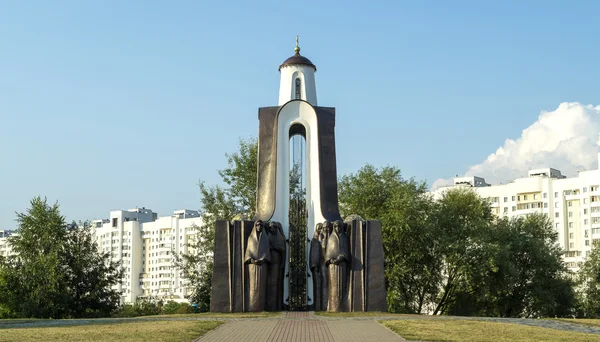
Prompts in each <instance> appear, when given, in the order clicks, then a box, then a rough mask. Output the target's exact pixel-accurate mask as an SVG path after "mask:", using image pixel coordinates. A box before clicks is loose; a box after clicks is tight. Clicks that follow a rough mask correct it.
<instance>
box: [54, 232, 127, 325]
mask: <svg viewBox="0 0 600 342" xmlns="http://www.w3.org/2000/svg"><path fill="white" fill-rule="evenodd" d="M90 227H91V225H90V224H89V222H84V223H82V224H80V225H77V224H75V223H74V222H73V223H72V224H71V225H70V226H69V235H68V237H69V238H68V239H67V241H66V244H65V247H66V248H65V250H66V251H68V252H67V253H66V255H65V256H64V258H65V265H66V266H67V268H66V278H67V283H68V284H69V286H68V287H67V288H66V289H64V291H68V293H69V297H70V298H71V300H72V306H71V310H70V311H71V315H72V316H74V317H89V316H101V317H106V316H108V315H110V313H111V312H112V311H113V310H114V309H115V308H116V306H117V305H118V303H119V293H118V292H117V291H116V290H113V289H112V286H113V285H115V284H117V283H119V282H120V279H121V276H122V272H121V269H120V265H119V263H118V262H116V261H110V253H108V252H105V253H99V252H98V247H97V244H96V242H95V241H94V238H93V236H92V232H91V229H90Z"/></svg>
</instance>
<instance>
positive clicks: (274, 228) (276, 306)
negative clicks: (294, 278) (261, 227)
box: [266, 222, 285, 311]
mask: <svg viewBox="0 0 600 342" xmlns="http://www.w3.org/2000/svg"><path fill="white" fill-rule="evenodd" d="M279 226H281V224H279V223H278V222H269V225H268V228H267V232H268V236H269V249H270V251H271V262H270V263H269V266H268V275H267V307H266V310H270V311H277V310H281V308H282V306H283V305H282V302H283V287H282V286H281V285H282V284H281V279H282V277H281V273H283V272H284V268H285V237H283V235H282V233H283V232H282V231H280V229H279ZM282 266H283V267H284V268H282Z"/></svg>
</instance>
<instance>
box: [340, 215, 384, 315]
mask: <svg viewBox="0 0 600 342" xmlns="http://www.w3.org/2000/svg"><path fill="white" fill-rule="evenodd" d="M347 224H348V231H349V233H350V253H351V255H352V262H351V266H350V275H349V281H350V284H349V286H350V293H349V296H348V301H349V309H350V311H358V312H360V311H384V312H385V311H387V305H386V288H385V274H384V259H383V240H382V236H381V222H380V221H361V220H353V221H351V222H347Z"/></svg>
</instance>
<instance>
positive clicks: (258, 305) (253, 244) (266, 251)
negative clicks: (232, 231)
mask: <svg viewBox="0 0 600 342" xmlns="http://www.w3.org/2000/svg"><path fill="white" fill-rule="evenodd" d="M270 262H271V251H270V248H269V237H268V236H267V234H266V232H265V231H264V227H263V222H262V221H260V220H258V221H256V222H255V223H254V229H252V233H250V236H249V237H248V245H247V248H246V256H245V259H244V263H246V264H247V265H248V280H249V281H248V285H249V292H248V294H249V301H248V311H264V310H265V304H266V295H267V273H268V264H269V263H270Z"/></svg>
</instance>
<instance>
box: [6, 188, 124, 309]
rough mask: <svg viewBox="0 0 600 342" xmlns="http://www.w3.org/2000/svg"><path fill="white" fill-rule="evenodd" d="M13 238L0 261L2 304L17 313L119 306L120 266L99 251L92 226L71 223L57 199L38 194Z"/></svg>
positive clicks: (22, 218) (19, 216)
mask: <svg viewBox="0 0 600 342" xmlns="http://www.w3.org/2000/svg"><path fill="white" fill-rule="evenodd" d="M17 222H18V224H19V227H18V229H17V232H16V234H14V235H12V236H10V237H9V243H10V244H11V246H12V250H13V255H11V256H9V257H7V258H3V259H2V260H1V263H0V303H2V305H3V306H4V307H5V308H7V309H8V310H9V311H10V314H11V315H12V316H17V317H40V318H63V317H84V316H98V315H108V314H109V313H110V312H111V311H112V310H114V309H115V308H116V307H117V305H118V295H119V294H118V293H117V292H115V291H114V290H112V286H113V285H115V284H117V282H118V281H119V279H120V270H119V269H118V267H117V265H116V264H114V263H110V261H109V260H110V259H109V258H108V255H107V254H99V253H98V252H97V249H96V244H95V242H94V241H93V239H92V237H91V234H90V232H89V230H88V229H85V228H84V229H79V228H78V227H77V226H68V225H67V224H66V223H65V218H64V217H63V216H62V215H61V214H60V211H59V206H58V204H54V205H52V206H50V205H48V203H47V201H46V199H41V198H40V197H36V198H34V199H33V200H32V201H31V208H29V209H28V210H27V212H26V213H18V214H17Z"/></svg>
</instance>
